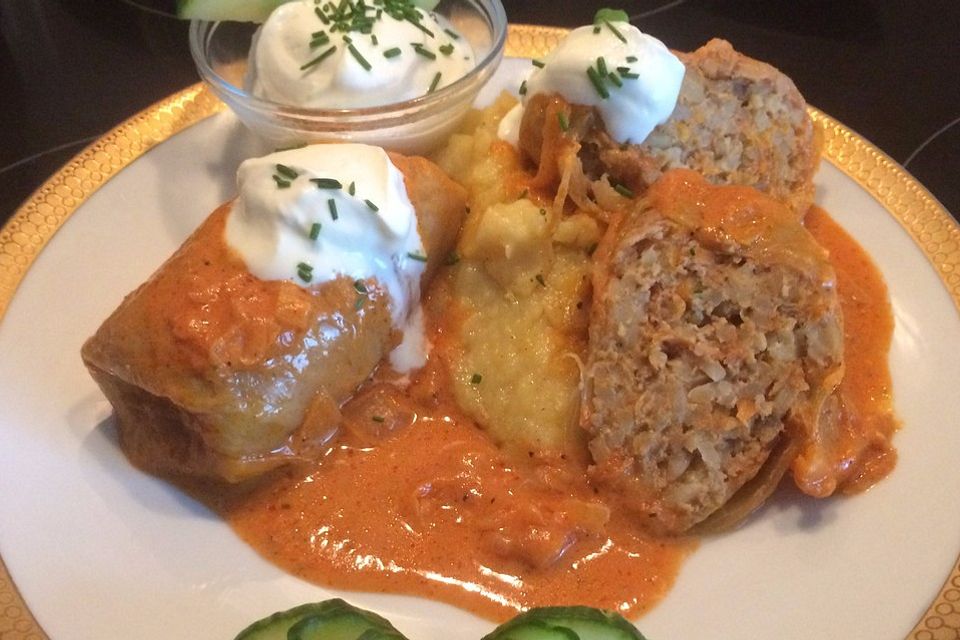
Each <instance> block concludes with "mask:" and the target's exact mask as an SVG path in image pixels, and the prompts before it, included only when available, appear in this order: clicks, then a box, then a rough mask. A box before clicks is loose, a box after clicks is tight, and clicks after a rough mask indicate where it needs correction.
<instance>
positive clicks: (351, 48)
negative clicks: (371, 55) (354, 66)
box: [347, 43, 373, 71]
mask: <svg viewBox="0 0 960 640" xmlns="http://www.w3.org/2000/svg"><path fill="white" fill-rule="evenodd" d="M347 51H349V52H350V55H352V56H353V57H354V58H355V59H356V61H357V62H358V63H360V66H361V67H363V68H364V69H366V70H367V71H370V69H372V68H373V67H371V66H370V63H369V62H367V59H366V58H364V57H363V56H362V55H361V54H360V52H359V51H357V48H356V47H355V46H353V43H350V44H348V45H347Z"/></svg>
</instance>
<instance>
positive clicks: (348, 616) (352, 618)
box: [287, 609, 403, 640]
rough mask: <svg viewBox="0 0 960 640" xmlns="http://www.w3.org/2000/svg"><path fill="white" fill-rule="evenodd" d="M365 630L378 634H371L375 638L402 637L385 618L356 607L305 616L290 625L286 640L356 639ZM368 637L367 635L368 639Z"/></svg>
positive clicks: (365, 631) (364, 633)
mask: <svg viewBox="0 0 960 640" xmlns="http://www.w3.org/2000/svg"><path fill="white" fill-rule="evenodd" d="M384 623H385V625H384ZM367 632H376V633H377V634H380V635H373V637H375V638H376V637H383V636H384V635H385V634H396V637H400V638H402V637H403V636H401V635H400V634H399V633H397V632H396V629H394V628H393V625H391V624H390V623H389V622H387V621H386V620H383V619H382V618H381V619H380V620H375V619H373V618H371V617H370V614H369V612H367V611H363V610H362V609H356V610H351V611H347V610H344V611H341V612H338V613H328V614H320V615H313V616H307V617H306V618H303V619H302V620H300V622H298V623H296V624H295V625H293V626H292V627H290V630H289V631H288V632H287V640H358V639H359V638H360V637H362V636H364V635H366V634H367ZM370 637H371V636H370V635H367V638H368V640H369V638H370ZM388 637H389V636H388Z"/></svg>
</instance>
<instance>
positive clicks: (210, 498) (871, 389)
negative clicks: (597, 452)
mask: <svg viewBox="0 0 960 640" xmlns="http://www.w3.org/2000/svg"><path fill="white" fill-rule="evenodd" d="M806 224H807V227H808V228H809V229H810V230H811V232H812V233H813V235H814V236H815V237H816V238H817V240H818V241H819V242H820V243H821V244H822V245H823V246H824V247H826V248H827V249H828V250H829V251H830V256H831V261H832V262H833V264H834V266H835V268H836V271H837V277H838V283H839V292H840V297H841V304H842V307H843V311H844V315H845V340H846V342H845V349H846V378H845V380H844V382H843V385H842V387H841V391H842V394H843V400H844V405H845V412H844V421H843V425H844V426H843V430H842V437H841V438H840V439H839V440H838V442H837V443H836V446H835V450H834V460H835V463H836V470H837V473H838V474H839V475H840V476H841V479H842V481H841V483H840V487H841V489H842V490H844V491H858V490H862V489H864V488H865V487H867V486H869V485H870V484H871V483H873V482H875V481H877V480H878V479H880V478H882V477H883V476H884V475H886V474H887V473H888V472H889V471H890V470H891V468H892V467H893V464H894V461H895V452H894V450H893V448H892V446H891V445H890V437H891V435H892V433H893V431H894V430H895V428H896V421H895V420H894V418H893V413H892V399H891V390H890V374H889V370H888V367H887V362H886V360H887V352H888V350H889V345H890V339H891V333H892V328H893V320H892V315H891V311H890V305H889V302H888V300H887V291H886V288H885V285H884V283H883V279H882V277H881V276H880V274H879V272H878V271H877V269H876V267H875V266H874V265H873V263H872V262H871V261H870V258H869V257H868V256H867V255H866V253H865V252H864V251H863V249H862V248H860V247H859V245H857V243H856V242H855V241H854V240H853V239H852V238H851V237H850V236H849V235H847V234H846V233H844V232H843V230H842V229H841V228H840V227H839V226H838V225H836V223H835V222H833V221H832V220H831V219H830V218H829V217H828V216H827V214H826V213H824V212H823V211H821V210H819V209H815V210H813V211H811V212H810V214H809V215H808V216H807V219H806ZM431 339H432V340H433V341H434V343H435V345H434V353H435V354H437V353H442V352H443V350H444V348H445V347H444V331H443V328H442V326H441V327H439V328H438V327H434V329H433V331H432V335H431ZM441 360H442V358H439V357H434V358H432V359H431V361H430V362H429V363H428V365H427V367H426V368H425V369H423V370H422V371H420V372H419V373H418V374H417V375H415V376H414V378H413V380H412V382H411V383H410V384H409V385H408V386H405V387H404V386H400V385H397V384H394V383H393V382H392V381H391V380H389V379H387V378H386V376H384V375H378V376H377V377H376V378H375V379H374V380H373V381H371V382H370V383H368V384H367V385H365V387H364V388H363V389H362V390H361V391H360V392H359V393H358V394H357V395H356V396H355V397H354V398H353V399H352V400H351V401H350V402H348V403H347V404H346V405H345V406H344V408H343V418H344V422H343V427H342V428H341V430H340V433H339V435H338V436H337V438H336V439H334V440H333V441H332V443H331V444H330V446H329V447H328V449H327V450H326V451H325V453H324V455H323V456H322V458H321V459H320V460H319V461H318V462H317V463H316V464H315V465H312V466H309V467H296V468H287V469H282V470H277V471H275V472H273V473H272V474H271V475H269V476H267V477H266V478H265V479H261V480H260V481H257V482H256V483H255V484H252V485H248V486H244V487H238V488H235V489H233V490H231V491H232V493H228V494H224V493H223V492H222V490H220V491H218V492H207V493H206V494H204V497H205V499H206V500H207V502H208V503H209V504H211V506H213V507H214V508H215V509H217V510H218V511H219V512H220V513H222V514H223V516H224V517H225V518H226V519H227V520H228V521H229V523H230V524H231V525H232V526H233V528H234V529H235V530H236V531H237V533H238V534H239V535H240V536H241V537H242V538H243V539H244V540H245V541H247V542H248V543H249V544H250V545H251V546H252V547H253V548H255V549H257V550H258V551H259V552H260V553H261V554H262V555H263V556H264V557H266V558H267V559H269V560H270V561H272V562H274V563H275V564H277V565H278V566H280V567H282V568H283V569H285V570H287V571H289V572H290V573H292V574H294V575H297V576H299V577H302V578H304V579H306V580H309V581H312V582H315V583H318V584H322V585H326V586H330V587H335V588H342V589H351V590H363V591H375V592H389V593H404V594H412V595H418V596H424V597H428V598H433V599H436V600H441V601H444V602H448V603H451V604H454V605H457V606H459V607H462V608H464V609H468V610H470V611H473V612H475V613H477V614H479V615H482V616H485V617H487V618H491V619H495V620H502V619H505V618H508V617H510V616H512V615H513V614H515V613H516V612H517V611H519V610H521V609H524V608H528V607H533V606H543V605H560V604H585V605H591V606H597V607H603V608H608V609H616V610H618V611H620V612H621V613H623V614H624V615H627V616H637V615H639V614H641V613H643V612H644V611H646V610H648V609H650V608H651V607H652V606H654V605H655V604H656V603H657V602H658V601H659V600H660V599H661V598H663V596H664V595H665V594H666V593H667V591H668V590H669V589H670V587H671V586H672V584H673V582H674V579H675V578H676V576H677V573H678V571H679V568H680V566H681V564H682V562H683V559H684V557H685V556H686V555H687V554H688V553H690V552H691V551H692V550H693V549H694V548H695V547H696V546H697V542H696V541H695V540H693V539H689V538H687V539H665V538H656V537H652V536H650V535H649V534H646V533H644V531H643V529H642V528H641V526H640V525H639V523H638V522H636V520H635V519H633V520H632V519H631V518H629V517H627V516H626V515H625V514H626V513H627V511H626V510H625V509H620V508H618V506H617V504H616V498H615V497H613V496H609V495H603V494H601V493H599V490H598V489H597V488H595V487H594V486H592V485H591V484H590V482H589V481H588V477H587V473H586V472H587V468H586V461H585V460H582V459H574V457H569V458H568V457H566V456H563V455H558V454H546V453H544V454H538V453H536V452H532V453H530V454H529V455H528V456H523V457H521V458H520V459H512V458H509V457H508V456H507V454H505V453H504V452H503V451H501V450H500V449H498V448H497V447H496V446H495V445H494V444H493V442H492V441H491V440H490V439H489V437H488V436H486V435H485V434H484V433H483V432H482V431H481V430H480V429H479V428H477V426H476V425H475V424H474V423H473V422H472V421H471V420H470V419H469V418H467V417H466V416H464V415H463V413H462V412H460V411H459V410H458V409H457V407H456V406H455V404H454V403H453V401H452V398H451V395H450V393H449V385H448V384H447V383H446V380H447V379H448V378H447V376H448V373H447V371H446V368H445V366H444V364H443V363H442V362H441ZM221 489H222V488H221Z"/></svg>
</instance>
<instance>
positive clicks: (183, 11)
mask: <svg viewBox="0 0 960 640" xmlns="http://www.w3.org/2000/svg"><path fill="white" fill-rule="evenodd" d="M285 2H290V0H177V17H178V18H181V19H183V20H209V21H228V20H229V21H232V22H257V23H261V22H264V21H266V19H267V18H268V17H269V16H270V14H271V13H272V12H273V10H274V9H276V8H277V7H279V6H280V5H281V4H284V3H285ZM412 2H413V4H414V5H415V6H417V7H419V8H420V9H423V10H424V11H433V10H434V9H435V8H436V7H437V5H438V4H440V0H412Z"/></svg>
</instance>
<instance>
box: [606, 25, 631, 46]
mask: <svg viewBox="0 0 960 640" xmlns="http://www.w3.org/2000/svg"><path fill="white" fill-rule="evenodd" d="M603 24H605V25H607V29H610V31H613V35H615V36H617V38H618V39H619V40H620V42H623V43H624V44H626V42H627V39H626V38H624V37H623V34H622V33H620V30H619V29H617V28H616V27H615V26H613V23H612V22H610V21H609V20H604V21H603Z"/></svg>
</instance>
